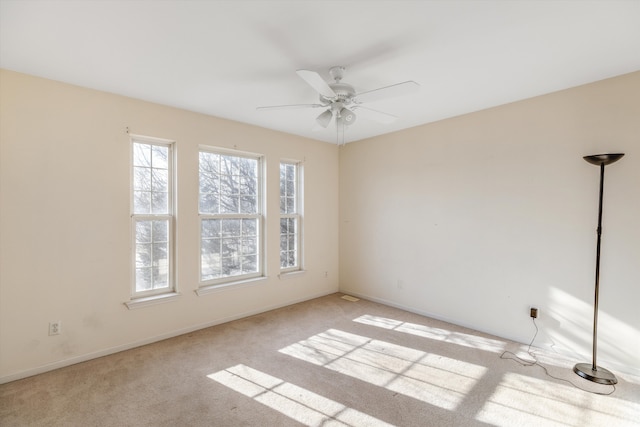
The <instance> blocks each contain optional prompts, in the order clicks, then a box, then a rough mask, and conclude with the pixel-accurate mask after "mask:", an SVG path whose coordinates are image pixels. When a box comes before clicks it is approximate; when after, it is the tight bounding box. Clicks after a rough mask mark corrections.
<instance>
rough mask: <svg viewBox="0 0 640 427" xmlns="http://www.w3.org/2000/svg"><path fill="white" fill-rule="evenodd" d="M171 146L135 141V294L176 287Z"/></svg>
mask: <svg viewBox="0 0 640 427" xmlns="http://www.w3.org/2000/svg"><path fill="white" fill-rule="evenodd" d="M171 148H172V147H171V144H170V143H155V142H149V141H146V140H144V139H140V140H139V139H134V140H132V214H131V218H132V221H133V239H134V255H133V256H134V269H135V274H134V278H133V282H134V285H133V292H132V293H133V296H134V297H141V296H147V295H151V294H155V293H162V292H167V291H172V290H173V281H172V263H173V255H172V244H173V242H172V238H171V236H172V231H171V230H172V220H173V217H172V215H173V212H172V202H171V199H172V184H171V179H172V177H171V174H172V168H171V165H172V158H171V157H172V150H171Z"/></svg>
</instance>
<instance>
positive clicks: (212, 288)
mask: <svg viewBox="0 0 640 427" xmlns="http://www.w3.org/2000/svg"><path fill="white" fill-rule="evenodd" d="M263 280H267V276H262V277H255V278H253V279H246V280H239V281H237V282H229V283H222V284H218V285H206V286H202V287H200V288H198V289H196V290H195V292H196V295H198V296H202V295H207V294H212V293H216V292H222V291H226V290H229V289H231V288H233V289H236V288H244V287H247V286H255V285H257V284H258V282H262V281H263Z"/></svg>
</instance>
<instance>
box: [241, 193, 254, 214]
mask: <svg viewBox="0 0 640 427" xmlns="http://www.w3.org/2000/svg"><path fill="white" fill-rule="evenodd" d="M256 212H257V203H256V198H255V196H240V213H256Z"/></svg>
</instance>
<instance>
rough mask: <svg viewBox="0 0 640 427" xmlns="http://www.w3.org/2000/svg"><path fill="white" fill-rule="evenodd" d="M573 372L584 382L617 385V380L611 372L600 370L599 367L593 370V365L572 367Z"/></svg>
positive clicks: (581, 364)
mask: <svg viewBox="0 0 640 427" xmlns="http://www.w3.org/2000/svg"><path fill="white" fill-rule="evenodd" d="M573 372H575V373H576V374H578V375H580V376H581V377H582V378H584V379H585V380H589V381H593V382H594V383H598V384H607V385H613V384H617V383H618V379H617V378H616V376H615V375H613V373H612V372H611V371H608V370H606V369H604V368H601V367H600V366H596V369H593V364H591V363H578V364H577V365H576V366H574V367H573Z"/></svg>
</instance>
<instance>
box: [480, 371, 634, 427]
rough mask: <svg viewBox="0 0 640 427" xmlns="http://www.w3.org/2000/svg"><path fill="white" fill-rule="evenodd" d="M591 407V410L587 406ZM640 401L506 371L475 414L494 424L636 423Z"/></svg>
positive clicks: (541, 426) (623, 424)
mask: <svg viewBox="0 0 640 427" xmlns="http://www.w3.org/2000/svg"><path fill="white" fill-rule="evenodd" d="M585 406H589V409H585ZM638 414H640V404H638V403H633V402H630V401H627V400H622V399H616V398H614V397H611V396H601V395H596V394H590V393H587V392H584V391H582V390H578V389H577V388H575V387H572V386H567V385H563V384H553V387H550V386H549V381H546V380H542V379H538V378H531V377H527V376H523V375H519V374H515V373H507V374H506V375H505V376H504V378H503V380H502V381H501V382H500V384H499V385H498V386H497V387H496V390H495V392H494V393H493V395H492V396H491V397H490V398H489V399H488V400H487V402H486V403H485V404H484V407H483V408H482V410H481V411H480V412H479V413H478V415H477V416H476V419H477V420H478V421H482V422H486V423H489V424H492V425H495V426H504V427H507V426H514V425H517V426H535V427H543V426H544V427H546V426H575V427H582V426H587V425H589V426H629V427H631V426H637V425H638V424H637V419H638Z"/></svg>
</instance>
